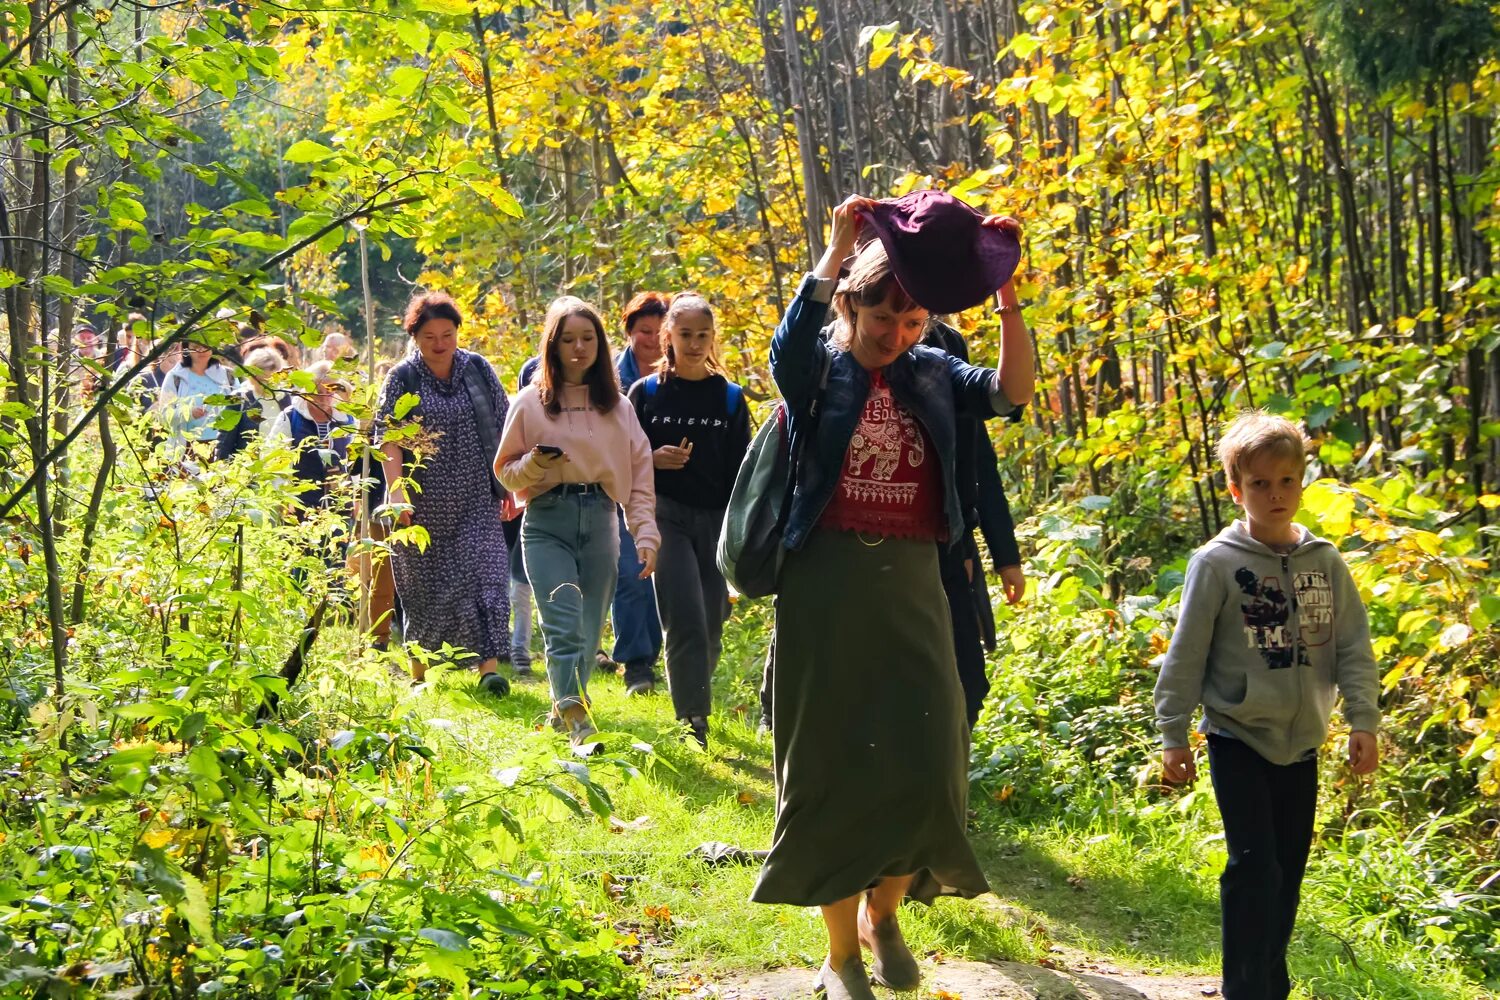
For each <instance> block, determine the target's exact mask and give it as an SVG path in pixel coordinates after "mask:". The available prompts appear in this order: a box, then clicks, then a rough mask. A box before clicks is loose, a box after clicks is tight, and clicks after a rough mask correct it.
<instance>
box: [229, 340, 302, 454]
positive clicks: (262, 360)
mask: <svg viewBox="0 0 1500 1000" xmlns="http://www.w3.org/2000/svg"><path fill="white" fill-rule="evenodd" d="M240 367H241V368H242V369H243V370H244V373H245V377H244V379H242V380H241V382H240V384H239V385H238V386H237V387H236V388H235V392H234V396H235V401H234V402H233V403H232V404H230V405H229V406H228V407H227V409H229V410H232V411H233V412H235V413H236V414H238V417H237V419H236V420H235V424H234V426H233V427H231V428H229V429H228V430H226V431H220V432H219V439H218V441H217V442H215V445H214V453H215V455H216V457H217V458H218V459H219V460H220V461H223V460H225V459H228V458H233V457H234V456H235V455H238V454H239V453H240V452H242V451H244V450H245V446H246V445H248V444H249V443H250V437H251V435H253V434H255V433H257V432H260V431H264V430H269V429H270V428H271V427H272V426H273V425H274V424H275V423H276V418H277V417H279V416H281V415H282V413H283V411H284V410H285V409H286V408H287V404H288V402H289V400H290V398H291V397H290V395H289V394H287V393H278V392H276V391H275V390H274V389H272V388H271V376H273V375H275V374H276V373H277V372H279V371H281V370H283V369H284V368H285V367H286V362H285V361H284V360H283V359H282V357H281V355H280V354H277V353H276V352H275V351H273V350H271V349H270V348H269V347H261V348H257V349H256V350H254V351H251V352H250V353H249V354H248V355H246V356H245V360H244V363H243V364H242V365H241V366H240Z"/></svg>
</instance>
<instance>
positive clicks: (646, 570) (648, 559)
mask: <svg viewBox="0 0 1500 1000" xmlns="http://www.w3.org/2000/svg"><path fill="white" fill-rule="evenodd" d="M635 554H636V555H637V556H639V557H640V560H641V572H640V578H641V579H642V580H646V579H649V578H650V576H651V574H652V573H655V572H656V550H655V549H636V550H635Z"/></svg>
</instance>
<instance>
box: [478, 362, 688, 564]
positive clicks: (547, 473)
mask: <svg viewBox="0 0 1500 1000" xmlns="http://www.w3.org/2000/svg"><path fill="white" fill-rule="evenodd" d="M539 444H550V445H554V446H556V447H558V448H561V449H562V450H563V451H564V452H565V453H566V454H567V456H568V459H569V461H567V462H564V463H562V464H561V465H558V466H555V467H554V468H552V469H543V468H542V467H541V466H540V465H538V464H537V461H536V458H535V456H533V455H532V454H531V449H532V448H533V447H535V446H536V445H539ZM495 474H496V475H498V476H499V477H500V484H501V485H502V486H504V487H505V488H506V489H508V490H512V491H514V492H515V494H516V496H518V497H519V498H520V499H521V501H522V502H523V503H524V502H525V501H527V500H530V499H531V498H532V497H535V496H540V495H541V494H543V493H545V492H547V491H548V490H549V489H551V488H552V487H554V486H556V485H557V484H558V483H598V484H600V485H601V486H603V487H604V492H606V493H608V494H609V496H610V499H611V500H613V501H614V502H615V503H617V504H619V505H620V506H622V507H624V508H625V526H626V527H627V528H629V529H630V534H631V535H632V536H634V538H635V547H636V548H638V549H651V550H653V551H655V550H656V549H657V548H659V547H660V546H661V535H660V534H659V533H658V532H657V530H656V471H655V469H654V468H653V467H652V465H651V443H650V442H649V441H647V440H646V432H645V431H643V430H641V425H640V424H639V423H638V422H637V421H636V417H635V407H633V406H631V405H630V400H628V399H626V398H625V397H624V396H621V397H620V402H619V403H618V404H616V406H615V408H614V409H613V410H611V411H609V412H608V413H600V412H599V411H598V410H596V409H594V408H593V407H592V406H590V405H589V391H588V387H587V386H582V385H569V386H564V387H563V390H562V412H561V413H559V414H558V415H557V416H556V417H552V416H548V414H547V411H546V410H544V409H543V408H542V401H541V400H540V399H539V398H538V397H537V394H536V386H535V385H528V386H527V387H526V388H524V389H522V390H521V392H520V393H519V394H518V395H516V396H514V397H512V398H511V401H510V412H509V413H507V414H506V416H505V430H504V432H503V433H501V435H500V451H499V454H497V455H496V456H495Z"/></svg>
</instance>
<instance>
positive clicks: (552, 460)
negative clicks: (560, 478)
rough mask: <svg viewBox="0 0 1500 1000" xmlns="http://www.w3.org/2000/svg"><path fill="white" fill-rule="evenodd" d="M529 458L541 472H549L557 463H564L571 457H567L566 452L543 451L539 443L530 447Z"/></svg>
mask: <svg viewBox="0 0 1500 1000" xmlns="http://www.w3.org/2000/svg"><path fill="white" fill-rule="evenodd" d="M531 460H532V461H533V462H535V463H536V467H537V468H538V469H541V470H542V471H543V472H550V471H552V470H553V469H555V468H557V467H558V466H559V465H564V464H566V463H567V462H570V461H572V459H570V458H568V453H567V452H565V451H559V452H556V453H555V454H554V453H553V452H549V451H543V450H542V446H541V445H537V446H536V447H535V448H532V449H531Z"/></svg>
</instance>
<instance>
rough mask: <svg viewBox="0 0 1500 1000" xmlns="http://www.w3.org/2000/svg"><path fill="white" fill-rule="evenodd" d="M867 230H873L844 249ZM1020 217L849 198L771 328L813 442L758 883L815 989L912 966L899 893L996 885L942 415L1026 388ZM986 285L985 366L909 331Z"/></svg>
mask: <svg viewBox="0 0 1500 1000" xmlns="http://www.w3.org/2000/svg"><path fill="white" fill-rule="evenodd" d="M861 229H865V230H866V231H867V232H873V234H874V235H875V236H876V237H878V238H877V239H872V240H869V241H868V242H867V243H865V244H864V246H863V247H862V248H857V246H856V243H857V239H858V237H859V235H860V231H861ZM1019 230H1020V227H1019V225H1018V224H1017V223H1016V222H1015V221H1014V220H1012V219H1006V218H1001V217H998V216H991V217H988V218H986V217H983V216H981V215H980V214H979V213H977V212H975V211H974V210H973V209H971V208H969V207H968V206H967V205H965V204H963V203H962V202H960V201H958V200H957V199H955V198H952V197H951V196H949V195H946V194H942V193H940V192H932V191H923V192H917V193H916V194H914V195H907V196H905V197H904V198H900V199H895V200H892V201H884V202H876V201H872V200H871V199H868V198H861V197H858V196H852V197H850V198H848V199H846V200H845V201H844V203H843V204H841V205H840V206H839V207H838V208H837V209H835V210H834V214H833V227H832V232H831V234H830V238H829V246H828V249H827V251H826V252H825V253H824V254H823V257H822V259H821V260H820V261H819V262H818V264H817V266H816V267H815V268H814V269H813V271H812V273H810V274H809V275H808V276H807V277H806V278H805V279H804V280H803V282H802V286H801V288H800V289H799V290H798V293H797V296H796V298H795V299H794V300H793V301H792V304H791V306H790V307H789V308H788V309H787V312H786V315H785V317H783V319H782V321H781V324H780V326H778V327H777V330H776V335H775V337H774V338H773V339H772V342H771V372H772V375H773V377H774V378H775V380H776V384H777V386H778V388H780V390H781V393H782V396H783V397H784V399H785V401H786V410H787V421H788V430H789V433H790V435H791V438H792V440H793V442H797V441H805V445H803V446H802V447H801V460H800V465H799V467H798V469H797V470H796V474H795V478H796V484H795V489H794V490H793V497H792V501H791V506H790V511H789V514H788V516H787V518H786V521H785V524H784V525H783V534H782V541H783V544H784V545H785V547H786V549H787V552H786V557H785V562H784V563H783V566H782V571H781V577H780V580H779V587H778V596H777V602H776V635H775V650H776V652H775V657H776V663H775V672H774V677H773V680H772V691H771V699H772V704H773V706H774V712H775V719H776V725H775V729H774V739H775V757H776V776H777V788H776V830H775V834H774V840H773V843H772V846H771V851H770V854H769V856H768V857H767V859H766V864H765V867H764V869H763V870H762V872H761V875H760V879H759V881H758V882H757V884H756V887H755V891H754V893H753V894H752V897H751V898H752V899H754V900H755V901H756V902H761V903H789V904H793V905H797V906H818V907H821V909H822V912H823V919H824V922H825V924H826V925H827V930H828V958H827V960H826V961H825V962H824V964H823V967H822V969H821V970H820V972H819V973H818V978H817V981H816V983H815V988H816V989H817V990H818V992H820V993H825V994H826V995H827V997H828V998H829V1000H849V998H856V1000H873V997H874V994H873V992H871V988H870V981H871V979H872V978H873V979H874V981H875V982H876V983H879V984H881V985H884V986H888V987H890V988H892V989H897V990H914V989H916V988H917V987H918V986H919V984H920V980H921V974H920V970H919V968H918V966H917V962H916V959H915V958H914V957H913V956H912V954H911V952H910V950H909V949H908V948H907V947H906V943H905V941H904V940H903V938H902V936H901V929H900V926H899V924H898V923H897V917H896V911H897V907H898V906H899V905H900V903H901V901H902V899H904V898H905V897H907V896H911V897H912V898H914V899H917V900H920V901H922V902H931V901H932V899H933V898H934V897H936V896H939V895H957V896H964V897H972V896H975V895H978V894H979V893H982V892H986V891H988V889H989V886H988V885H987V883H986V882H985V878H984V874H983V873H982V872H981V871H980V869H979V864H978V862H977V861H976V860H975V857H974V852H973V850H972V848H971V847H970V846H969V843H968V839H967V837H966V835H965V824H966V822H967V812H968V774H967V768H968V727H967V726H966V724H965V717H964V700H963V694H962V691H961V689H960V686H959V679H958V672H957V667H956V665H955V661H954V650H953V633H952V629H951V624H950V621H949V615H948V608H947V602H946V599H945V598H944V596H943V587H942V583H941V580H940V577H939V569H938V550H939V546H940V545H947V544H951V543H953V542H955V541H956V540H958V539H959V538H960V537H961V535H962V534H963V533H964V530H965V526H964V518H963V512H962V509H961V504H960V501H959V496H958V491H957V487H956V483H955V451H956V444H955V439H956V432H955V420H956V418H957V417H958V416H959V415H960V414H966V415H972V416H976V417H981V418H987V417H994V416H1003V415H1008V414H1010V413H1013V412H1014V411H1016V410H1017V409H1018V408H1020V407H1022V406H1024V405H1025V404H1026V403H1027V402H1028V401H1029V400H1030V399H1031V396H1032V391H1033V385H1034V379H1035V376H1034V371H1033V368H1032V346H1031V336H1030V334H1029V333H1028V332H1027V330H1026V325H1025V323H1024V322H1023V321H1022V320H1021V316H1020V306H1019V303H1018V302H1017V300H1016V296H1015V289H1014V287H1013V285H1012V284H1011V275H1012V273H1013V272H1014V270H1015V266H1016V263H1017V261H1018V260H1019V257H1020V244H1019V239H1018V234H1019ZM856 250H858V252H857V256H855V257H854V259H853V263H852V265H851V267H850V269H849V272H848V276H847V277H845V278H844V279H843V280H842V281H840V278H839V275H840V270H841V265H842V264H843V263H844V261H845V259H846V258H848V257H850V256H851V254H854V253H855V252H856ZM997 290H998V291H999V293H1000V300H1001V303H1002V305H1001V308H1000V313H1001V316H1002V334H1001V344H1000V365H999V367H998V368H980V367H977V366H974V365H970V364H967V363H965V362H963V361H961V360H959V359H958V358H956V357H953V356H952V355H949V354H945V353H944V352H942V351H938V350H934V349H932V348H929V347H923V346H920V341H921V339H922V335H923V333H924V332H925V330H926V328H927V326H928V321H929V317H930V316H931V315H932V314H933V313H937V312H957V311H960V310H962V309H966V308H971V307H973V306H976V305H979V304H980V303H981V302H983V301H985V300H987V299H989V298H990V296H991V295H993V294H994V293H995V292H996V291H997ZM830 320H831V321H832V328H831V330H830V331H829V333H830V336H829V337H828V339H827V341H826V342H825V339H824V337H823V336H822V334H823V327H824V325H825V323H827V322H829V321H830ZM825 372H826V378H825V374H824V373H825ZM934 543H936V544H934ZM862 947H868V948H869V949H870V951H871V952H872V957H873V963H872V965H871V968H870V970H869V973H868V974H867V972H866V970H865V965H864V961H863V955H862V950H861V949H862Z"/></svg>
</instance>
